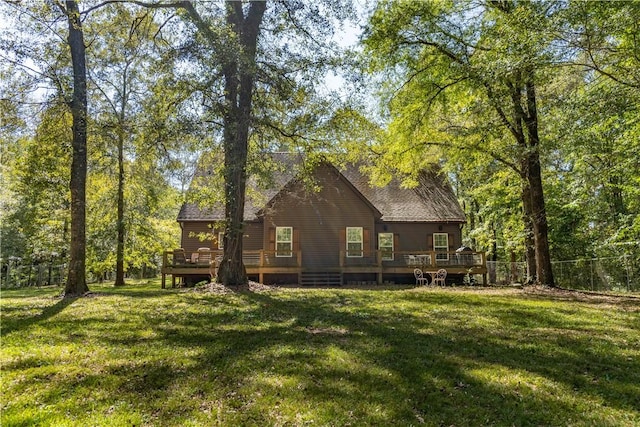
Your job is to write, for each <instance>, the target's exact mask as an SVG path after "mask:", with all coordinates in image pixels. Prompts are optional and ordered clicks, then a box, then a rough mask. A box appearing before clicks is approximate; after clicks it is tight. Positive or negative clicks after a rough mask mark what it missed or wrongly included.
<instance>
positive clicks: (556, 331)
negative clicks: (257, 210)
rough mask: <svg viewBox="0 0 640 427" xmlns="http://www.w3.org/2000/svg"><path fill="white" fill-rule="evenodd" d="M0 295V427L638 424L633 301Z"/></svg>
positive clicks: (639, 315) (494, 295) (107, 292)
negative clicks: (66, 297) (66, 426)
mask: <svg viewBox="0 0 640 427" xmlns="http://www.w3.org/2000/svg"><path fill="white" fill-rule="evenodd" d="M91 288H92V291H93V292H94V293H96V295H94V296H92V297H85V298H79V299H74V300H61V299H59V298H57V296H56V295H57V294H58V293H59V289H56V288H45V289H24V290H9V291H3V292H2V298H1V300H0V302H1V309H2V348H1V351H0V363H1V369H2V371H1V375H2V378H1V379H2V385H1V390H2V396H1V399H0V404H1V405H2V406H1V408H0V409H1V410H2V415H1V422H2V426H3V427H4V426H31V425H42V426H49V425H50V426H65V425H69V426H101V425H104V426H107V425H108V426H114V425H116V426H117V425H122V426H124V425H127V426H138V425H158V426H189V425H191V426H202V425H228V426H239V425H248V426H250V425H255V426H280V425H282V426H284V425H295V426H299V425H332V426H346V425H375V426H383V425H398V426H407V425H429V426H440V425H443V426H487V425H496V426H529V425H530V426H559V425H563V426H564V425H572V426H632V425H640V300H638V299H636V298H632V297H628V298H601V297H595V296H593V297H585V298H582V297H581V298H574V297H572V296H571V295H570V294H568V295H567V294H561V293H558V294H556V293H548V292H537V293H536V292H525V291H522V290H514V289H502V290H501V289H497V290H496V289H484V290H471V289H424V288H423V289H387V290H384V289H378V290H355V289H280V290H275V291H268V292H248V293H230V294H221V293H210V292H209V293H207V292H202V291H195V290H193V289H191V290H179V289H177V290H176V289H168V290H161V289H159V288H160V286H159V284H158V283H157V282H153V283H150V284H138V285H134V286H127V287H124V288H113V287H107V286H97V285H93V286H92V287H91Z"/></svg>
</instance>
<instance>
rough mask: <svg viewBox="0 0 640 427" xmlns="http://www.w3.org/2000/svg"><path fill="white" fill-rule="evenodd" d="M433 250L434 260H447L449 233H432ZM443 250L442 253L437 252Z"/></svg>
mask: <svg viewBox="0 0 640 427" xmlns="http://www.w3.org/2000/svg"><path fill="white" fill-rule="evenodd" d="M433 250H434V251H436V261H438V260H440V261H448V260H449V234H447V233H433ZM438 252H444V253H438Z"/></svg>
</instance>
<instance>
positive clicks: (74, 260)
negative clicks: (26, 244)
mask: <svg viewBox="0 0 640 427" xmlns="http://www.w3.org/2000/svg"><path fill="white" fill-rule="evenodd" d="M64 13H65V14H66V16H67V21H68V23H69V37H68V39H67V42H68V44H69V48H70V50H71V61H72V63H73V99H72V101H71V115H72V117H73V141H72V149H73V159H72V162H71V181H70V183H69V188H70V190H71V247H70V251H69V275H68V277H67V284H66V286H65V290H64V293H65V296H74V295H75V296H77V295H82V294H84V293H85V292H88V291H89V287H88V286H87V278H86V265H85V264H86V234H85V224H86V211H85V206H86V184H87V69H86V58H85V47H84V37H83V33H82V26H81V21H80V11H79V9H78V4H77V3H76V1H75V0H67V1H66V10H64Z"/></svg>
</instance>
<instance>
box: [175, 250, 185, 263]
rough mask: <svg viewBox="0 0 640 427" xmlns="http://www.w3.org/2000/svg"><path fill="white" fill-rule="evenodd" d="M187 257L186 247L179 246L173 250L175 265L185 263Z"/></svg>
mask: <svg viewBox="0 0 640 427" xmlns="http://www.w3.org/2000/svg"><path fill="white" fill-rule="evenodd" d="M186 263H187V258H186V256H185V254H184V249H182V248H178V249H174V250H173V265H185V264H186Z"/></svg>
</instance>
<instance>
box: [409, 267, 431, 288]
mask: <svg viewBox="0 0 640 427" xmlns="http://www.w3.org/2000/svg"><path fill="white" fill-rule="evenodd" d="M413 275H414V276H415V277H416V285H418V286H422V285H424V286H427V285H428V284H429V279H428V278H426V277H424V276H423V274H422V270H420V269H419V268H416V269H415V270H413Z"/></svg>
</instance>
